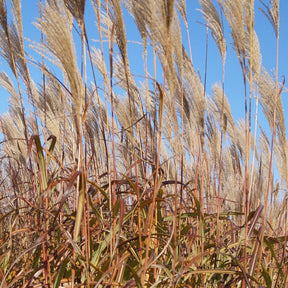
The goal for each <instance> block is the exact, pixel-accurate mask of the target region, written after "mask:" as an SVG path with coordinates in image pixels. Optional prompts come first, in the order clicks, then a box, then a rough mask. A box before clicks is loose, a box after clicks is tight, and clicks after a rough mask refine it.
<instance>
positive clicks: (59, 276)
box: [53, 258, 69, 288]
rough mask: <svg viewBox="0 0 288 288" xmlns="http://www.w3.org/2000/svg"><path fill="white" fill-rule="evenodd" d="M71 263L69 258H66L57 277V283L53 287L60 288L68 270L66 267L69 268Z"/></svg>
mask: <svg viewBox="0 0 288 288" xmlns="http://www.w3.org/2000/svg"><path fill="white" fill-rule="evenodd" d="M68 262H69V258H65V259H64V261H63V262H62V264H61V266H60V268H59V271H58V273H57V275H56V278H55V282H54V285H53V288H58V287H59V286H60V284H61V279H62V277H63V275H64V272H65V270H66V266H67V263H68Z"/></svg>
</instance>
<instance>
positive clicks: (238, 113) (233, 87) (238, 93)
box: [0, 0, 288, 119]
mask: <svg viewBox="0 0 288 288" xmlns="http://www.w3.org/2000/svg"><path fill="white" fill-rule="evenodd" d="M37 2H38V1H36V0H29V1H27V0H24V1H22V13H23V26H24V36H25V37H27V38H30V39H32V40H35V41H39V40H40V33H39V31H37V29H36V28H35V27H34V26H33V25H32V22H35V17H38V6H37V5H36V3H37ZM87 2H89V1H87ZM197 2H198V1H196V0H187V16H188V21H189V29H190V39H191V46H192V56H193V63H194V66H195V69H196V70H197V71H199V74H200V75H201V77H202V79H203V78H204V65H205V45H206V43H205V37H206V28H205V27H204V26H203V25H202V24H201V23H199V22H202V23H204V20H203V17H202V14H201V12H200V11H199V10H197V9H199V8H200V7H199V5H198V3H197ZM264 2H265V3H267V4H269V1H268V0H266V1H264ZM255 5H256V9H255V17H256V20H255V29H256V32H257V34H258V37H259V40H260V45H261V53H262V63H263V65H264V67H265V68H266V70H267V71H268V72H271V71H274V69H275V60H276V56H275V55H276V42H275V37H274V32H273V29H272V27H271V25H270V23H269V21H268V20H267V18H266V17H265V16H264V14H263V13H262V12H261V11H260V10H259V9H258V7H259V5H260V3H259V0H255ZM86 13H87V15H86V16H87V19H89V21H90V20H91V21H90V22H91V24H90V25H89V31H88V33H89V36H90V38H91V39H97V34H96V33H95V31H96V28H95V18H94V15H93V12H92V9H86ZM124 15H125V17H126V19H127V21H126V24H127V25H126V27H127V38H128V39H129V40H139V41H140V40H141V39H140V35H139V33H138V32H137V31H136V29H135V25H134V24H133V19H132V18H131V17H130V16H129V15H128V14H127V13H124ZM225 29H226V31H225V32H226V35H229V29H228V28H227V26H226V28H225ZM287 36H288V1H287V0H280V62H279V76H283V75H284V76H285V77H286V78H287V75H288V37H287ZM183 41H184V42H185V41H186V32H185V30H184V29H183ZM90 44H91V45H95V46H96V47H97V45H98V44H97V42H92V41H90ZM26 47H27V45H26ZM97 48H98V47H97ZM227 48H228V49H227V60H226V77H225V91H226V95H227V97H228V98H229V101H230V105H231V108H232V112H233V115H234V117H235V119H239V118H243V116H244V91H243V79H242V74H241V70H240V66H239V62H238V60H237V57H236V53H235V51H234V50H233V48H232V40H231V38H230V37H229V38H228V41H227ZM30 51H31V50H30ZM142 52H143V51H142V47H141V46H140V45H137V44H129V45H128V56H129V59H130V63H131V69H132V72H134V73H135V74H138V75H139V74H140V75H144V71H143V66H142V64H141V62H139V59H142ZM139 57H140V58H139ZM3 63H4V61H3V59H1V60H0V64H1V65H0V69H1V71H6V72H7V71H8V70H7V66H6V65H4V64H3ZM31 74H32V77H33V78H34V80H35V81H36V82H40V81H41V78H39V80H37V77H39V76H38V75H39V73H37V70H36V69H34V68H32V70H31ZM207 80H208V81H207V92H208V93H209V91H210V89H211V87H212V84H213V83H215V82H220V81H221V62H220V56H219V52H218V49H217V47H216V45H215V43H214V41H213V39H212V37H211V36H210V37H209V53H208V79H207ZM287 81H288V80H287ZM286 98H287V94H285V93H284V94H283V97H282V99H283V104H284V105H283V106H284V109H285V110H287V108H286V107H287V105H288V100H287V99H286ZM8 99H9V96H8V95H7V93H6V92H5V90H3V89H2V88H0V113H3V112H4V111H6V110H7V105H8ZM287 118H288V117H286V119H287Z"/></svg>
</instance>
